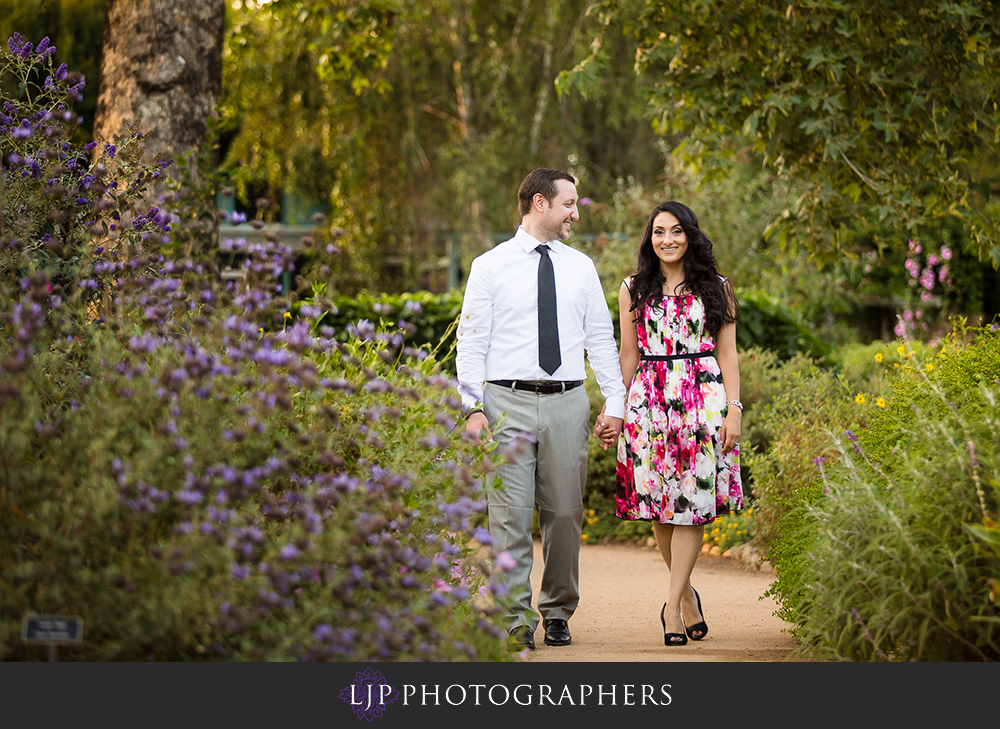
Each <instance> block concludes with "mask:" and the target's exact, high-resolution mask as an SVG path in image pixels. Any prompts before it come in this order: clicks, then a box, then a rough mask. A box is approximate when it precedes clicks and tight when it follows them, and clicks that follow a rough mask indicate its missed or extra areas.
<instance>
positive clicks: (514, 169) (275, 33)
mask: <svg viewBox="0 0 1000 729" xmlns="http://www.w3.org/2000/svg"><path fill="white" fill-rule="evenodd" d="M589 4H590V3H588V2H585V1H584V0H553V1H552V2H549V3H544V4H541V3H525V2H523V0H498V1H497V2H492V3H482V2H478V0H460V2H453V1H452V0H428V1H425V2H419V3H416V2H401V1H400V0H365V1H364V2H355V3H348V4H345V3H342V2H333V1H332V0H305V1H303V0H298V1H297V2H290V1H282V2H274V3H267V4H265V5H263V6H260V5H259V4H258V3H250V2H247V3H241V4H240V7H238V8H236V9H230V11H229V22H230V26H229V30H228V31H227V39H226V50H225V53H224V59H223V60H224V73H223V78H224V90H223V96H222V100H221V102H220V115H221V118H222V120H223V123H224V126H225V128H226V130H227V135H228V136H227V142H228V144H227V145H226V149H227V154H226V160H225V167H226V168H227V169H230V170H231V171H232V175H233V181H234V184H235V185H236V187H237V191H238V193H239V194H240V195H250V194H251V190H256V189H263V188H265V187H269V188H270V189H271V190H272V191H276V190H279V189H283V190H295V191H297V192H300V193H304V194H306V195H308V196H310V197H313V198H315V199H316V200H317V201H318V202H320V203H321V204H322V205H323V206H324V207H325V208H326V211H327V212H328V218H327V220H328V226H329V227H331V228H332V227H339V228H341V229H342V230H343V231H344V237H343V242H342V247H343V249H344V253H345V260H347V259H349V260H350V262H351V268H350V271H349V273H350V275H349V276H348V277H344V278H343V279H340V280H336V281H334V280H333V279H329V280H327V283H330V284H331V285H333V286H336V287H337V288H338V290H340V292H341V293H346V294H354V293H358V292H359V291H361V290H364V289H368V290H379V291H398V290H401V289H407V290H415V289H438V288H441V287H442V281H441V274H440V270H441V269H440V266H439V265H438V263H437V261H438V260H439V259H440V258H441V257H442V255H443V248H444V244H443V236H444V235H452V234H454V235H458V236H460V237H461V240H462V247H463V249H464V250H463V253H464V254H465V255H467V256H474V255H476V254H478V252H480V251H481V250H482V249H483V247H484V246H488V245H489V241H490V240H492V236H493V234H494V233H496V232H502V233H507V232H512V231H513V228H514V227H516V223H517V219H518V216H517V215H516V197H517V186H518V185H519V184H520V181H521V179H522V178H523V177H524V175H525V174H526V173H527V172H528V171H529V170H530V169H532V168H533V167H537V166H542V165H544V166H549V167H558V168H567V167H569V168H571V169H572V170H573V171H574V174H576V175H577V176H578V177H579V178H580V180H581V195H587V196H590V197H592V198H597V197H601V196H610V192H609V191H608V188H609V187H610V186H609V185H608V181H609V179H611V178H612V177H613V176H619V175H624V174H626V173H631V174H636V175H638V176H640V177H641V178H642V179H643V180H649V179H651V178H652V177H653V176H654V175H655V174H656V171H657V165H658V161H657V160H658V158H657V157H656V156H651V155H650V154H649V149H650V147H651V146H652V145H653V140H654V134H653V132H652V130H650V129H649V127H648V124H647V122H646V114H645V107H644V105H643V104H642V103H641V101H640V96H639V94H638V93H636V90H637V87H638V84H639V82H638V80H637V79H635V77H634V75H633V74H632V72H631V66H632V63H633V58H632V52H631V49H629V48H628V47H627V45H626V44H625V43H618V44H609V47H608V58H609V63H611V64H612V65H613V67H614V69H615V70H614V71H613V72H610V73H608V74H607V78H608V81H609V83H607V84H605V85H603V86H602V88H601V89H599V90H597V91H595V93H593V94H592V95H591V97H590V99H589V100H587V101H586V102H584V101H582V100H581V99H580V98H578V97H573V98H569V97H566V98H562V99H557V98H556V94H555V93H554V87H553V80H554V78H555V75H556V74H557V73H558V71H559V70H560V69H561V68H564V67H565V66H566V65H568V64H569V63H571V58H572V56H573V55H574V54H577V53H579V52H582V50H583V49H584V48H585V47H586V46H587V45H588V44H589V42H590V37H591V34H592V30H593V27H594V20H593V18H592V17H591V16H590V15H589V14H588V13H587V9H588V7H589ZM555 129H558V130H559V132H558V133H552V131H551V130H555ZM586 225H587V223H586V222H585V221H584V222H583V226H584V227H585V226H586ZM581 230H583V228H581ZM466 270H467V268H466Z"/></svg>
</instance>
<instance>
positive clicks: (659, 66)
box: [560, 0, 1000, 264]
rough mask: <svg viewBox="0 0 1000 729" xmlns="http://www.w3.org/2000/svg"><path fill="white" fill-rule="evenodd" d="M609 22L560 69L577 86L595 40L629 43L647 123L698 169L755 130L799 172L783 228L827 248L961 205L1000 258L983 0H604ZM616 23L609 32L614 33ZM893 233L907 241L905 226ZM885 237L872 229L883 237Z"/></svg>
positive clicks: (592, 68)
mask: <svg viewBox="0 0 1000 729" xmlns="http://www.w3.org/2000/svg"><path fill="white" fill-rule="evenodd" d="M598 8H599V14H600V16H601V18H602V22H603V23H604V27H605V32H604V34H603V37H602V38H599V39H598V41H597V42H596V43H595V46H594V49H592V51H591V53H590V54H589V56H588V57H587V58H586V59H585V60H584V61H583V62H581V63H580V64H579V65H577V66H576V67H575V68H574V69H573V70H572V71H570V72H567V73H566V74H564V75H563V76H562V77H561V79H560V83H561V85H562V87H563V88H566V89H569V88H578V89H583V90H585V91H586V90H589V89H590V88H591V87H592V86H593V84H594V81H595V79H596V78H598V77H599V76H600V75H601V74H603V68H604V67H605V66H606V63H607V61H606V58H607V57H606V54H604V52H603V44H604V43H607V42H608V41H609V40H610V39H612V38H613V39H614V42H615V43H618V42H620V37H621V36H622V35H623V34H624V36H625V37H628V38H629V39H631V41H632V42H633V43H634V44H635V45H636V47H637V50H636V69H637V71H638V72H639V73H640V74H641V76H642V77H643V78H644V79H646V80H648V81H649V82H650V83H651V84H652V90H651V93H650V95H649V99H650V102H651V103H652V105H653V107H654V108H655V112H656V115H657V119H658V127H659V128H660V130H661V131H664V132H666V131H672V132H674V133H680V134H682V135H684V140H683V144H682V145H681V149H680V150H679V152H681V153H682V154H683V155H684V157H685V158H686V159H687V160H688V161H689V162H690V163H691V164H693V165H697V166H699V167H701V168H702V169H704V170H708V171H711V170H713V169H714V170H725V169H727V168H728V167H729V166H731V165H732V163H733V159H734V157H735V155H736V151H737V149H738V148H739V145H740V144H741V143H742V142H744V141H745V140H749V141H751V142H752V143H753V147H754V150H755V151H756V152H757V153H759V154H760V155H761V156H762V157H763V160H764V163H765V164H766V165H767V166H769V167H770V168H772V169H773V170H775V171H776V172H778V173H780V174H782V175H785V176H790V177H794V178H798V179H799V180H800V181H804V182H805V183H806V187H805V189H804V190H803V192H802V195H801V196H800V197H799V199H798V200H797V201H796V204H795V205H793V206H792V207H790V208H789V209H788V210H786V211H785V213H784V215H783V219H785V220H788V221H789V222H791V223H792V224H793V225H791V226H779V227H778V228H777V229H778V230H780V232H781V235H782V236H785V235H787V234H788V233H789V231H793V232H796V233H797V234H798V235H799V236H801V237H802V238H803V239H804V241H805V242H806V244H807V245H808V246H809V247H810V248H811V250H812V251H813V253H814V254H815V256H816V257H817V258H819V259H820V260H821V261H822V260H830V259H832V258H833V257H834V256H835V255H836V254H837V252H838V250H840V249H842V248H843V247H845V244H847V243H849V242H852V241H853V240H854V239H856V238H857V237H859V236H863V235H865V234H866V233H867V232H868V231H870V229H871V227H872V224H873V223H875V224H878V225H880V226H882V227H883V228H889V229H894V230H905V231H908V232H909V233H910V234H911V235H915V234H916V233H918V232H919V231H920V230H921V229H926V228H933V227H935V226H937V225H938V224H939V221H940V219H941V218H942V217H945V216H958V217H961V218H963V219H964V221H965V223H966V225H967V226H968V228H969V230H970V231H971V234H972V237H973V240H974V241H975V242H976V243H977V244H978V246H979V249H980V251H981V253H983V254H986V253H989V254H990V255H991V257H992V260H993V262H994V263H995V264H1000V228H998V222H997V221H998V217H1000V216H998V215H997V208H996V205H995V194H996V192H997V190H998V189H1000V188H998V184H997V183H998V175H997V162H998V159H997V151H998V142H1000V108H998V105H997V104H998V87H997V79H998V78H1000V12H998V11H1000V8H998V6H997V3H995V2H990V1H989V0H972V1H970V2H939V0H907V1H905V2H904V1H903V0H880V2H878V3H872V2H867V1H866V0H862V1H861V2H850V1H849V0H848V1H844V0H808V1H805V2H788V0H757V1H754V2H745V1H743V2H738V1H735V0H712V1H708V0H694V1H690V0H685V2H683V3H682V2H678V1H676V0H606V1H604V2H601V3H599V4H598ZM612 31H613V32H612ZM904 240H905V239H904ZM880 247H881V243H880Z"/></svg>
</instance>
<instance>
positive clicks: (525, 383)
mask: <svg viewBox="0 0 1000 729" xmlns="http://www.w3.org/2000/svg"><path fill="white" fill-rule="evenodd" d="M489 383H490V384H491V385H499V386H500V387H509V388H510V389H512V390H527V391H528V392H533V393H535V394H536V395H553V394H555V393H557V392H566V391H568V390H572V389H573V388H574V387H579V386H580V385H582V384H583V380H573V381H571V382H561V381H556V380H538V381H536V380H489Z"/></svg>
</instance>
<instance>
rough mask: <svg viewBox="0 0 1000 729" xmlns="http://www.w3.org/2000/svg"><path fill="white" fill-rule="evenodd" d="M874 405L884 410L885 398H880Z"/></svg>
mask: <svg viewBox="0 0 1000 729" xmlns="http://www.w3.org/2000/svg"><path fill="white" fill-rule="evenodd" d="M875 404H876V405H878V406H879V407H880V408H884V407H885V398H884V397H880V398H879V399H878V400H876V401H875Z"/></svg>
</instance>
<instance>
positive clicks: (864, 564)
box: [775, 329, 1000, 661]
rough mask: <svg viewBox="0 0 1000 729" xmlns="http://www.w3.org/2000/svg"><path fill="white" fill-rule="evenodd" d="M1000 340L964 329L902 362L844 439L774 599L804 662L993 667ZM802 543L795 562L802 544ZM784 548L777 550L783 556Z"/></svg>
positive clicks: (906, 352) (803, 506)
mask: <svg viewBox="0 0 1000 729" xmlns="http://www.w3.org/2000/svg"><path fill="white" fill-rule="evenodd" d="M997 338H998V337H997V334H996V333H995V332H991V331H989V330H988V329H987V330H975V331H969V330H965V329H959V330H956V332H954V336H953V337H949V343H948V345H947V346H946V347H943V348H941V349H940V350H936V351H935V350H928V351H926V352H923V353H922V354H921V355H920V356H917V355H916V354H915V353H914V352H913V350H911V349H909V348H907V347H905V346H903V345H900V346H901V347H903V352H902V356H903V358H904V361H905V364H903V365H902V366H901V367H900V368H899V369H900V370H901V374H900V376H899V377H898V379H896V380H895V381H894V382H893V386H892V391H891V396H890V397H889V398H888V407H886V408H878V409H876V410H875V411H873V413H872V416H871V417H870V418H869V420H868V423H867V427H865V428H864V429H862V430H861V431H860V432H859V433H858V434H855V433H854V432H853V431H848V432H847V433H846V434H845V438H843V439H837V440H836V441H834V443H835V445H836V448H837V454H838V456H837V458H836V459H831V461H830V462H829V465H828V466H827V467H826V468H824V470H823V474H822V479H821V480H820V482H819V483H818V484H813V485H812V486H811V487H810V488H811V494H810V496H811V498H810V499H808V500H802V501H800V502H799V503H797V504H796V505H795V506H794V507H793V508H792V510H791V511H790V512H789V515H788V517H787V519H786V523H789V524H792V523H794V524H795V525H796V527H797V528H796V529H788V530H787V531H783V532H782V534H781V537H780V539H779V550H780V549H785V550H786V552H785V554H786V561H785V562H784V564H782V563H780V562H778V563H776V566H777V567H778V569H779V574H780V576H781V578H780V580H779V583H778V584H777V587H776V588H775V594H777V595H778V596H779V598H780V601H781V603H782V615H783V616H784V617H785V618H786V619H788V620H790V621H791V622H793V623H795V624H796V625H797V628H796V631H795V633H796V635H797V636H798V637H800V638H801V639H802V641H803V648H802V651H803V653H804V654H808V655H813V656H819V657H826V658H834V659H838V660H886V661H890V660H897V661H898V660H905V661H913V660H920V661H955V660H963V661H964V660H996V659H997V657H998V656H1000V619H998V616H1000V611H998V608H997V604H996V579H995V575H996V571H997V568H998V562H997V554H996V552H995V551H993V550H992V549H990V544H991V542H990V539H991V538H992V535H993V530H994V527H995V522H996V515H997V508H998V501H997V493H996V489H995V487H994V486H993V484H994V482H995V481H996V465H997V464H996V454H997V447H998V445H1000V442H998V437H997V434H998V432H1000V427H998V426H1000V423H998V417H1000V406H998V397H997V392H998V387H1000V349H998V344H997V341H996V340H997ZM793 546H794V547H795V549H794V554H792V552H793V550H792V547H793ZM776 551H778V550H776Z"/></svg>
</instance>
